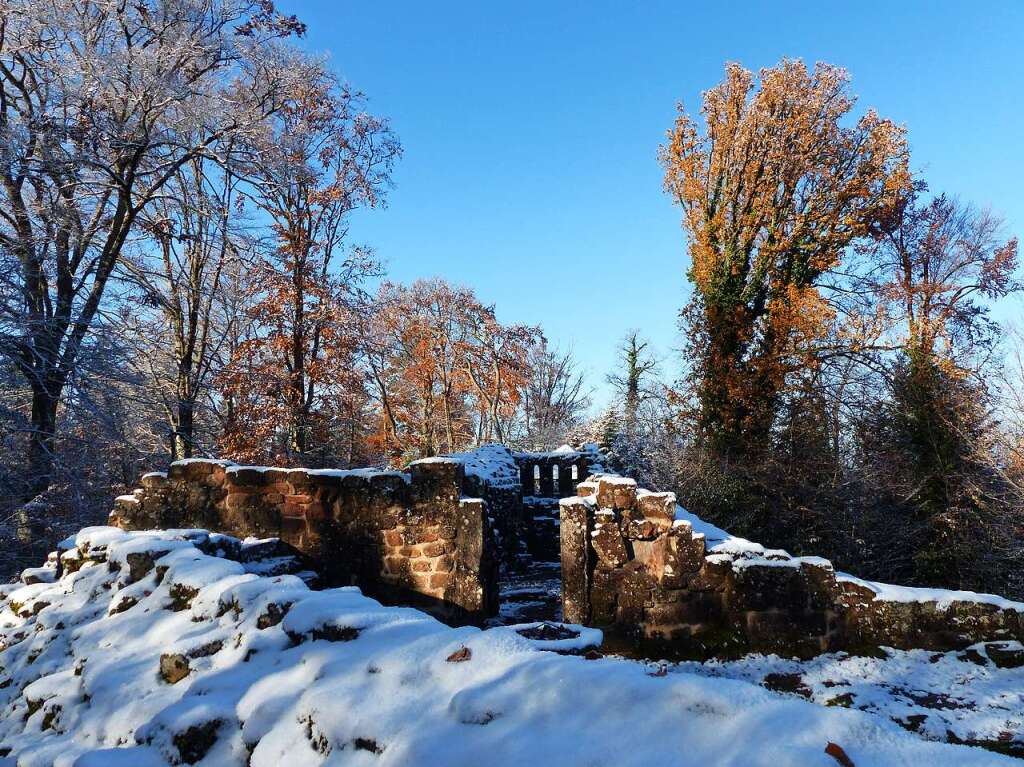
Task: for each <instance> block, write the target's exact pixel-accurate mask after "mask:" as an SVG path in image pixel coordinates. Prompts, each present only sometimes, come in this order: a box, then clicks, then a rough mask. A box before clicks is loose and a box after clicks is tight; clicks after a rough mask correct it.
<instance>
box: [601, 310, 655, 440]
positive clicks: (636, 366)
mask: <svg viewBox="0 0 1024 767" xmlns="http://www.w3.org/2000/svg"><path fill="white" fill-rule="evenodd" d="M648 346H649V343H648V342H647V341H646V340H644V339H642V338H641V337H640V331H639V330H630V331H629V332H628V333H626V337H625V338H623V339H622V342H621V343H620V344H619V347H618V365H619V367H618V370H617V371H616V372H614V373H610V374H609V375H608V383H610V384H611V385H612V387H613V388H614V389H615V392H616V394H617V395H618V396H619V398H620V399H621V400H622V410H623V418H624V420H625V424H624V426H625V430H626V433H627V434H630V435H632V434H635V433H636V428H637V419H638V417H639V413H640V406H641V405H643V404H644V402H646V401H647V400H649V399H650V398H651V397H653V396H654V393H655V391H656V389H655V388H653V387H652V386H651V383H652V382H651V381H650V378H651V375H652V373H653V372H654V371H656V370H657V367H658V361H657V359H655V357H653V356H652V355H651V353H650V350H649V349H648Z"/></svg>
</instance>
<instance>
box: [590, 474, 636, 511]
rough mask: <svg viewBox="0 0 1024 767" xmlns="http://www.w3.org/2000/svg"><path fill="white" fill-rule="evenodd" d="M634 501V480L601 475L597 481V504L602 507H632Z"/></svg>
mask: <svg viewBox="0 0 1024 767" xmlns="http://www.w3.org/2000/svg"><path fill="white" fill-rule="evenodd" d="M635 503H636V480H635V479H629V478H628V477H601V479H599V480H598V482H597V505H598V506H600V507H601V508H602V509H632V508H633V505H634V504H635Z"/></svg>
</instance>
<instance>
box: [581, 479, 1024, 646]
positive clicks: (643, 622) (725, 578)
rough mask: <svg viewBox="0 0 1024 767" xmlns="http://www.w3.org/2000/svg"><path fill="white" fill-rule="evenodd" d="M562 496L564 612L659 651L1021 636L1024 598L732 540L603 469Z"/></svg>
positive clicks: (671, 499)
mask: <svg viewBox="0 0 1024 767" xmlns="http://www.w3.org/2000/svg"><path fill="white" fill-rule="evenodd" d="M577 493H578V496H577V497H574V498H566V499H563V500H562V502H561V505H562V508H561V533H562V535H561V554H562V601H563V613H564V615H565V616H566V618H567V619H568V620H573V621H576V622H578V623H585V624H588V625H597V626H606V627H613V628H615V629H616V630H617V631H618V632H620V633H623V634H626V635H627V636H629V637H631V638H633V639H634V640H636V641H639V642H640V643H641V645H644V644H645V643H648V642H653V643H656V644H657V646H658V647H659V648H660V649H653V650H652V651H653V652H669V653H681V654H684V655H690V656H693V657H713V656H720V657H722V656H724V657H730V656H734V655H738V654H742V653H743V652H748V651H755V652H775V653H779V654H781V655H785V656H789V657H793V656H797V657H812V656H815V655H818V654H821V653H825V652H831V651H836V650H843V649H859V648H868V647H874V646H890V647H897V648H904V649H909V648H925V649H932V650H949V649H960V648H963V647H966V646H968V645H970V644H973V643H975V642H978V641H1000V640H1020V639H1024V621H1022V616H1024V604H1022V603H1019V602H1013V601H1010V600H1007V599H1003V598H1001V597H997V596H993V595H987V594H975V593H973V592H963V591H948V590H943V589H918V588H908V587H903V586H891V585H887V584H880V583H871V582H868V581H863V580H860V579H858V578H855V577H853V576H850V575H846V574H844V573H836V572H835V570H834V568H833V566H832V563H831V562H829V561H828V560H826V559H823V558H821V557H793V556H790V555H789V553H787V552H786V551H783V550H781V549H768V548H765V547H764V546H762V545H760V544H758V543H754V542H752V541H748V540H745V539H743V538H738V537H735V536H732V535H730V534H729V533H728V532H726V531H724V530H721V529H720V528H717V527H715V526H713V525H710V524H708V523H706V522H704V521H703V520H701V519H699V518H698V517H696V516H694V515H692V514H690V513H689V512H687V511H685V510H684V509H682V508H681V507H679V506H678V505H677V504H676V499H675V496H674V495H673V494H671V493H651V492H649V491H646V490H644V489H642V488H637V486H636V483H635V482H634V481H633V480H631V479H628V478H624V477H618V476H612V475H602V476H599V477H596V478H593V479H591V480H588V481H587V482H583V483H581V484H580V485H579V486H578V487H577Z"/></svg>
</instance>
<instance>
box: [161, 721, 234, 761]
mask: <svg viewBox="0 0 1024 767" xmlns="http://www.w3.org/2000/svg"><path fill="white" fill-rule="evenodd" d="M221 724H223V722H222V721H221V720H220V719H213V720H211V721H209V722H204V723H202V724H196V725H193V726H191V727H189V728H187V729H186V730H184V731H182V732H177V733H175V734H174V737H173V738H171V742H172V743H174V747H175V748H176V749H178V758H179V759H180V760H181V761H182V762H184V763H185V764H195V763H196V762H198V761H200V760H201V759H202V758H203V757H205V756H206V754H207V753H208V752H209V751H210V749H211V748H213V744H214V743H216V742H217V730H219V729H220V726H221Z"/></svg>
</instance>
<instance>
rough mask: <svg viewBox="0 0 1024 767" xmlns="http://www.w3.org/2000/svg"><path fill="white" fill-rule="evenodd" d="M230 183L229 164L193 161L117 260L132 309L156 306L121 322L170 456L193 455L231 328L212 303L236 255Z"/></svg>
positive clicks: (146, 216)
mask: <svg viewBox="0 0 1024 767" xmlns="http://www.w3.org/2000/svg"><path fill="white" fill-rule="evenodd" d="M224 154H225V155H229V154H230V150H228V152H225V153H224ZM236 185H237V178H236V176H235V175H234V173H233V172H232V169H231V165H230V161H229V162H228V163H225V164H224V165H221V164H217V163H214V162H213V161H211V160H209V159H206V158H203V157H195V158H193V159H192V160H191V161H190V162H188V163H187V164H186V165H184V166H183V167H182V168H180V169H179V171H178V173H177V174H176V175H175V177H174V178H173V179H172V180H171V182H169V184H168V187H167V189H166V192H165V193H164V194H162V195H161V196H160V197H159V198H157V199H156V200H155V201H154V204H153V205H151V206H150V208H149V209H148V210H147V211H145V212H144V214H143V216H142V218H141V222H140V226H139V228H140V229H141V230H142V231H143V232H144V233H145V235H146V237H145V238H144V239H143V242H142V251H141V252H140V253H139V254H138V255H137V256H135V257H130V256H126V257H125V258H123V259H122V262H121V263H122V264H123V265H124V266H125V271H126V274H125V278H126V279H127V280H128V281H129V282H130V283H131V284H132V285H134V286H135V288H136V289H137V290H136V294H137V295H136V296H135V297H136V298H137V299H138V305H140V306H143V307H149V306H152V307H155V311H153V312H145V311H144V312H141V313H137V312H129V313H128V314H127V316H126V325H127V326H128V327H127V330H128V334H129V337H130V339H131V342H132V343H133V345H134V346H135V347H136V349H138V351H139V359H140V363H141V365H142V366H144V367H145V368H146V371H147V373H148V375H149V377H150V378H151V379H152V382H153V384H154V386H155V387H156V394H157V397H158V399H159V404H160V407H161V408H162V409H163V411H164V413H165V416H166V420H167V425H168V427H169V429H170V434H171V439H170V448H171V458H172V459H178V458H188V457H190V456H192V454H193V452H194V450H195V443H196V438H195V421H196V409H197V407H198V406H199V404H200V401H201V398H202V397H203V395H204V393H205V392H206V391H207V387H208V386H209V384H210V379H211V377H212V375H213V373H214V372H215V370H214V368H213V366H214V364H215V362H216V360H217V359H218V357H219V355H218V352H219V350H220V349H221V348H222V346H223V345H224V344H225V343H226V341H227V333H228V332H230V330H231V325H230V324H228V323H221V322H218V317H219V316H220V312H219V311H218V309H219V306H218V304H219V303H220V302H221V299H222V297H223V292H222V287H223V282H224V280H225V269H227V268H230V267H231V265H232V262H235V263H237V261H238V257H239V239H240V233H239V232H238V231H235V230H236V228H237V227H236V225H235V223H234V222H233V218H232V216H233V213H234V209H235V199H234V198H235V188H236ZM154 246H155V247H154ZM153 251H155V252H153Z"/></svg>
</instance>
